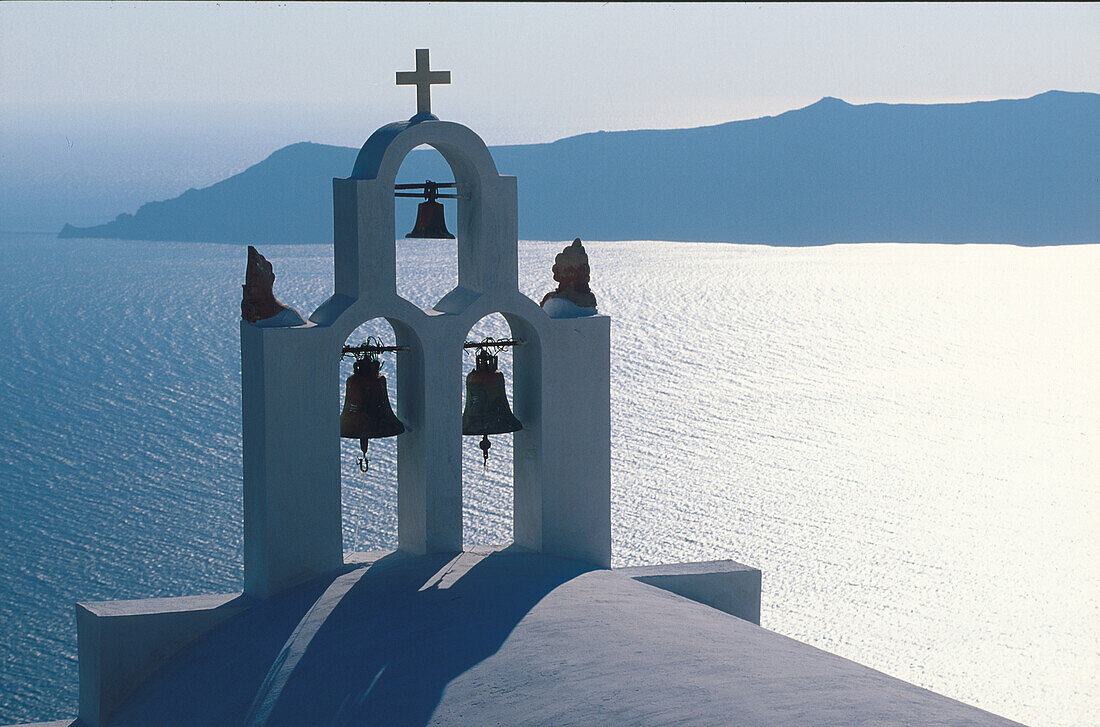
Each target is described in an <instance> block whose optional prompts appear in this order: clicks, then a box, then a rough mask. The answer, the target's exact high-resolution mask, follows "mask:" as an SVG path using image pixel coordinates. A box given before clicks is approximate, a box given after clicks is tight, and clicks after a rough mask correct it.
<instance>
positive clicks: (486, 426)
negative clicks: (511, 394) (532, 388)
mask: <svg viewBox="0 0 1100 727" xmlns="http://www.w3.org/2000/svg"><path fill="white" fill-rule="evenodd" d="M491 340H492V339H486V344H488V342H489V341H491ZM520 429H523V424H521V423H520V421H519V419H516V417H515V415H514V414H512V409H511V407H509V406H508V394H507V392H506V391H505V389H504V374H502V373H501V372H500V370H499V369H498V368H497V357H496V355H494V354H493V353H492V352H490V351H489V350H488V347H485V348H479V349H478V352H477V358H476V363H475V364H474V368H473V370H472V371H470V373H468V374H467V375H466V408H465V409H464V410H463V411H462V433H463V434H480V435H482V436H481V441H480V442H479V443H478V446H479V447H481V453H482V466H484V467H488V466H489V448H490V447H492V446H493V445H492V443H491V442H490V441H489V436H488V435H490V434H507V433H508V432H518V431H519V430H520Z"/></svg>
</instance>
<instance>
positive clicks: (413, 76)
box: [397, 48, 451, 116]
mask: <svg viewBox="0 0 1100 727" xmlns="http://www.w3.org/2000/svg"><path fill="white" fill-rule="evenodd" d="M430 67H431V64H430V63H428V49H427V48H417V49H416V70H415V71H398V72H397V85H398V86H416V115H417V116H422V115H423V116H431V115H432V85H433V84H441V83H450V82H451V72H450V71H432V70H429V68H430Z"/></svg>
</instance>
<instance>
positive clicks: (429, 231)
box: [405, 182, 455, 240]
mask: <svg viewBox="0 0 1100 727" xmlns="http://www.w3.org/2000/svg"><path fill="white" fill-rule="evenodd" d="M438 194H439V185H437V184H434V183H432V182H426V183H425V184H424V197H425V200H426V201H424V202H421V203H420V204H419V205H417V208H416V224H415V225H413V231H412V232H410V233H409V234H407V235H405V237H421V238H426V239H429V240H453V239H455V236H454V235H452V234H451V233H450V232H449V231H448V230H447V221H446V220H445V219H444V218H443V203H442V202H437V201H436V199H435V198H436V196H437V195H438Z"/></svg>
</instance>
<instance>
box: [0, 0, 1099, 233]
mask: <svg viewBox="0 0 1100 727" xmlns="http://www.w3.org/2000/svg"><path fill="white" fill-rule="evenodd" d="M418 47H427V48H430V49H431V54H432V55H431V57H432V65H433V67H435V68H439V69H444V70H450V71H451V73H452V85H451V86H448V87H442V88H440V87H437V88H435V89H434V90H433V95H432V98H433V110H434V111H435V112H436V113H437V114H438V115H439V116H440V117H441V118H446V119H451V120H455V121H460V122H462V123H464V124H466V125H468V126H470V127H472V128H473V129H474V130H475V131H477V132H479V133H480V134H481V135H482V136H483V137H484V138H485V139H486V141H487V142H489V143H490V144H502V143H522V142H535V141H551V140H553V139H556V138H560V137H563V136H568V135H571V134H576V133H581V132H585V131H595V130H598V129H608V130H612V129H629V128H667V127H686V126H700V125H705V124H714V123H720V122H723V121H730V120H733V119H742V118H752V117H757V116H762V115H768V114H775V113H781V112H783V111H786V110H789V109H791V108H798V107H801V106H806V105H808V104H810V103H813V102H814V101H816V100H817V99H819V98H821V97H822V96H837V97H840V98H843V99H845V100H847V101H849V102H853V103H865V102H871V101H887V102H917V103H926V102H937V101H968V100H975V99H992V98H1019V97H1026V96H1031V95H1034V94H1037V93H1041V92H1043V91H1047V90H1050V89H1061V90H1069V91H1100V5H1098V4H1066V5H1019V4H1007V5H1004V4H974V5H959V4H939V5H932V4H913V5H908V4H901V5H872V6H867V5H833V4H829V5H807V4H798V3H796V4H766V5H747V4H746V5H735V4H697V5H692V4H649V5H643V4H605V5H599V4H596V3H584V4H530V3H520V4H516V5H503V4H449V3H443V4H392V5H390V4H377V3H364V4H350V5H342V4H294V3H290V4H269V3H264V4H245V3H223V4H217V3H212V4H200V3H163V4H161V3H89V4H70V3H20V2H3V3H0V133H2V135H3V136H2V138H0V154H2V157H0V158H2V159H3V162H4V164H5V166H6V167H7V169H6V170H5V174H4V175H0V176H4V177H7V178H8V180H9V184H10V183H11V180H12V179H13V178H18V179H20V180H21V183H24V184H28V183H31V182H34V181H36V180H38V181H41V178H42V177H43V175H45V178H47V179H51V178H57V175H61V177H64V176H65V175H70V176H71V174H72V172H73V170H74V169H80V170H82V171H81V172H80V173H81V174H82V175H85V176H87V177H89V178H90V177H97V176H99V175H98V173H97V171H96V170H97V169H98V167H95V163H96V162H95V160H100V161H103V160H105V159H112V160H114V163H115V164H116V166H115V167H113V168H112V169H111V172H110V173H111V174H113V175H114V177H111V179H113V180H114V182H116V183H119V184H121V183H122V182H120V181H119V178H121V177H122V176H123V175H124V174H125V175H129V177H130V178H128V181H127V183H130V184H132V185H134V189H135V190H138V189H151V190H153V191H154V192H156V193H157V194H168V193H170V192H172V190H173V189H176V187H179V189H178V190H176V193H178V191H182V189H186V187H187V186H201V185H205V184H209V183H211V182H212V181H215V180H216V179H218V178H221V177H222V176H224V175H225V174H226V173H227V172H228V173H232V172H235V171H239V170H240V169H242V168H243V167H244V166H246V165H248V164H250V163H254V162H256V161H259V160H260V159H262V158H263V157H264V156H266V155H267V154H268V153H270V152H271V151H274V150H275V149H277V148H279V147H281V146H283V145H285V144H288V143H292V142H294V141H302V140H311V141H318V142H326V143H335V144H343V145H348V146H352V145H355V146H357V145H359V144H361V143H362V142H363V141H364V140H365V139H366V137H367V136H368V135H369V134H370V133H371V132H372V131H373V130H374V129H375V128H377V127H378V126H380V125H381V124H384V123H388V122H389V121H393V120H397V119H402V118H408V117H409V116H410V115H412V113H414V111H415V93H414V91H413V89H412V88H409V87H397V86H395V85H394V72H395V71H398V70H410V69H412V67H413V61H414V58H413V55H414V49H415V48H418ZM74 165H75V166H74ZM51 174H52V175H54V176H53V177H51V176H50V175H51ZM135 175H136V177H135ZM166 175H167V176H166ZM142 177H144V178H142ZM107 181H110V180H107ZM102 182H103V180H100V182H97V184H98V183H102ZM138 185H145V187H139V186H138ZM165 185H167V186H165ZM173 185H174V186H173ZM0 191H2V190H0ZM0 226H2V224H0Z"/></svg>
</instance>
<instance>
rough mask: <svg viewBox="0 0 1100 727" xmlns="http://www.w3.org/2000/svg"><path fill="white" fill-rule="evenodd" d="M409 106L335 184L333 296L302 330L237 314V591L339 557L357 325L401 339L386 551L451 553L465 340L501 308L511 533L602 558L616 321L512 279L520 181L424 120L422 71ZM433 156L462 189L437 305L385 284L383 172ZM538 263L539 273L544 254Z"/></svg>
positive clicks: (298, 577)
mask: <svg viewBox="0 0 1100 727" xmlns="http://www.w3.org/2000/svg"><path fill="white" fill-rule="evenodd" d="M416 57H417V70H416V71H415V72H405V73H398V74H397V80H398V83H399V84H400V83H409V84H415V85H416V86H417V106H418V112H417V114H416V115H415V116H413V117H412V118H411V119H409V120H408V121H403V122H398V123H393V124H388V125H386V126H383V127H382V128H380V129H378V130H377V131H376V132H374V134H372V135H371V137H370V138H369V139H368V140H367V142H366V143H365V144H364V145H363V148H362V150H361V151H360V152H359V156H358V158H357V159H356V162H355V168H354V170H353V171H352V174H351V176H350V177H348V178H347V179H335V180H333V213H334V218H335V225H334V230H335V239H334V248H335V255H334V264H335V288H336V290H335V293H334V295H333V296H332V297H331V298H329V299H328V300H327V301H325V302H324V303H323V304H322V305H321V306H320V307H319V308H318V309H317V310H316V311H314V313H313V314H312V315H311V316H310V318H309V321H308V322H307V323H306V324H305V325H297V326H289V327H277V326H271V325H257V324H253V323H249V322H246V321H242V322H241V375H242V405H243V419H244V521H245V522H244V526H245V533H244V537H245V541H244V545H245V591H246V593H248V594H250V595H255V596H261V597H266V596H269V595H271V594H273V593H276V592H278V591H280V590H283V589H285V588H287V587H289V586H292V585H294V584H296V583H299V582H301V581H304V580H306V579H309V578H311V577H313V576H316V575H320V574H322V573H325V572H327V571H331V570H333V569H335V568H338V567H340V566H341V565H342V564H343V549H342V542H341V521H340V462H339V458H340V437H339V413H340V381H339V361H340V353H341V347H342V345H343V343H344V341H345V340H346V339H347V337H348V336H349V335H350V334H351V333H352V332H353V331H354V330H355V329H356V328H357V327H358V326H359V325H361V324H362V323H363V322H365V321H367V320H370V319H372V318H376V317H383V318H385V319H386V320H387V321H389V323H390V325H391V326H392V327H393V330H394V332H395V334H396V338H397V345H399V346H402V347H407V350H406V351H403V352H402V353H401V354H400V355H399V356H398V358H397V362H398V363H397V376H396V388H397V415H398V417H399V418H400V419H401V420H402V421H403V422H404V423H405V424H406V426H407V431H406V432H405V433H404V434H401V435H399V436H398V439H397V459H398V464H397V500H398V503H397V509H398V544H399V548H400V549H401V550H402V551H406V552H409V553H430V552H446V551H459V550H461V549H462V474H461V438H462V432H461V408H462V400H461V390H460V382H461V380H462V376H463V370H462V364H463V358H462V352H463V343H464V342H465V340H466V336H467V333H468V332H469V331H470V329H471V327H472V326H473V325H474V324H475V323H476V322H477V321H479V320H480V319H481V318H482V317H484V316H486V315H489V314H492V313H501V314H502V315H503V316H504V318H505V319H506V320H507V322H508V324H509V326H510V327H511V332H512V336H513V337H514V338H518V339H522V340H523V341H524V342H525V343H524V345H521V346H517V347H515V348H514V349H513V351H514V356H515V358H514V366H513V372H514V374H513V375H514V382H513V384H514V398H515V401H514V406H513V408H514V412H515V415H516V417H517V418H518V419H519V420H520V421H521V422H522V424H523V429H522V430H521V431H518V432H516V433H515V434H514V435H513V436H514V437H515V440H514V441H515V447H514V456H515V461H514V465H513V472H514V512H515V522H514V540H515V543H516V544H517V545H520V546H524V547H526V548H529V549H531V550H534V551H538V552H543V553H549V554H554V555H560V556H565V557H570V558H575V559H578V560H582V561H585V562H589V563H593V564H595V565H598V566H602V567H609V566H610V561H611V505H610V501H611V484H610V482H611V457H610V326H611V321H610V319H609V318H608V317H607V316H603V315H593V316H588V317H582V318H568V319H554V318H551V317H549V316H548V315H547V314H546V312H545V311H544V310H543V309H542V308H541V307H539V305H538V304H537V303H535V301H533V300H531V299H530V298H528V297H526V296H525V295H523V294H522V293H520V291H519V288H518V252H517V248H518V217H517V204H516V179H515V177H509V176H502V175H501V174H499V173H498V171H497V168H496V164H495V162H494V161H493V158H492V155H491V154H490V153H489V150H488V148H487V147H486V146H485V143H484V142H483V141H482V140H481V138H480V137H478V136H477V134H475V133H474V132H473V131H471V130H470V129H468V128H466V127H465V126H462V125H461V124H456V123H453V122H449V121H440V120H439V119H438V118H436V117H435V116H434V115H433V114H432V113H431V105H430V103H431V102H430V96H429V92H430V84H433V83H448V82H449V81H450V74H449V72H442V71H430V70H429V68H428V52H427V51H426V50H418V51H417V56H416ZM422 144H427V145H429V146H431V147H433V148H435V149H436V150H438V151H439V153H440V154H442V155H443V157H444V159H446V161H447V163H448V164H449V165H450V168H451V170H452V172H453V173H454V180H455V182H456V183H457V193H458V221H457V229H456V230H455V234H456V236H457V238H458V239H457V244H458V287H456V288H455V289H454V290H452V291H451V292H450V293H448V294H447V295H446V296H444V297H443V299H442V300H440V301H439V302H438V303H437V304H436V305H435V307H434V308H433V309H431V310H423V309H421V308H419V307H418V306H416V305H414V304H412V303H411V302H409V301H408V300H406V299H404V298H402V297H401V296H400V295H398V294H397V286H396V246H395V241H394V182H395V179H396V176H397V171H398V168H399V167H400V166H401V162H402V161H403V160H404V158H405V156H406V155H407V154H408V153H409V152H410V151H412V150H413V149H415V148H416V147H418V146H420V145H422ZM552 262H553V261H552V260H547V273H548V277H549V270H550V264H551V263H552Z"/></svg>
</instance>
